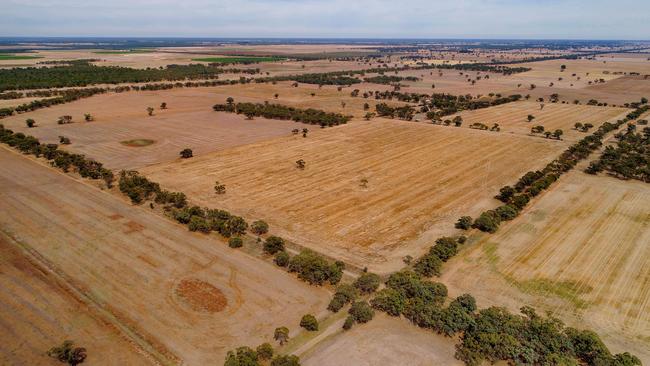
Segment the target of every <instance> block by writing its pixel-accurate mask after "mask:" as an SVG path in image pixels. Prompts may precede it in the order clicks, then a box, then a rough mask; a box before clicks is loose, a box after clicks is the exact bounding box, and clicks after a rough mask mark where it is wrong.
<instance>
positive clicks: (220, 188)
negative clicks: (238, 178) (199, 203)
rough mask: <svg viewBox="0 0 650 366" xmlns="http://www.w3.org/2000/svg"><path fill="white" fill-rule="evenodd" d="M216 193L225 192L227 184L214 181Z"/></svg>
mask: <svg viewBox="0 0 650 366" xmlns="http://www.w3.org/2000/svg"><path fill="white" fill-rule="evenodd" d="M214 193H216V194H225V193H226V185H225V184H221V183H219V181H216V182H214Z"/></svg>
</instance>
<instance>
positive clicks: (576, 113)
mask: <svg viewBox="0 0 650 366" xmlns="http://www.w3.org/2000/svg"><path fill="white" fill-rule="evenodd" d="M541 104H542V103H537V102H524V101H522V102H516V103H506V104H503V105H499V106H495V107H490V108H484V109H479V110H473V111H464V112H462V113H459V114H458V115H459V116H461V117H462V118H463V125H464V126H466V127H467V126H470V125H471V124H473V123H483V124H486V125H488V126H491V125H493V124H494V123H498V124H499V126H500V127H501V132H505V133H512V134H517V135H530V134H531V133H530V130H531V128H532V127H533V126H540V125H541V126H544V129H545V130H546V131H554V130H556V129H561V130H562V131H564V135H563V137H562V138H563V139H565V140H568V141H576V140H579V139H581V138H583V137H584V136H585V135H586V133H584V132H579V131H577V130H576V129H575V128H574V125H575V123H576V122H579V123H582V124H583V125H584V124H585V123H590V124H592V125H593V126H594V128H597V127H598V126H600V125H601V124H603V122H607V121H615V120H617V119H620V118H622V117H624V116H625V115H626V114H627V113H628V112H629V111H630V109H627V108H613V107H597V106H588V105H570V104H558V103H544V105H543V107H542V106H541ZM529 115H531V116H533V117H534V119H533V120H532V121H530V122H529V121H528V116H529ZM454 116H455V115H454ZM454 116H449V117H446V118H449V119H453V118H454ZM539 136H541V134H539Z"/></svg>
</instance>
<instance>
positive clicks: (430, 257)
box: [413, 236, 461, 277]
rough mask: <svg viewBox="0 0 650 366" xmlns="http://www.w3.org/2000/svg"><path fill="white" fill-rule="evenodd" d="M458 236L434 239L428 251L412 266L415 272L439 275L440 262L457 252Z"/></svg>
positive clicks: (423, 274)
mask: <svg viewBox="0 0 650 366" xmlns="http://www.w3.org/2000/svg"><path fill="white" fill-rule="evenodd" d="M459 244H461V242H460V241H459V238H452V237H448V236H445V237H442V238H438V239H437V240H436V243H435V245H433V246H432V247H431V248H430V249H429V252H428V253H427V254H425V255H423V256H422V257H420V258H419V259H418V260H417V261H416V262H415V264H414V265H413V268H414V270H415V272H416V273H417V274H418V275H420V276H424V277H431V276H440V270H441V268H442V264H443V263H444V262H447V261H448V260H449V259H450V258H451V257H453V256H454V255H456V253H458V245H459Z"/></svg>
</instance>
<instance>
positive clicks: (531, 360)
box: [370, 270, 641, 366]
mask: <svg viewBox="0 0 650 366" xmlns="http://www.w3.org/2000/svg"><path fill="white" fill-rule="evenodd" d="M385 285H386V288H384V289H382V290H381V291H379V292H377V294H376V295H375V296H374V298H373V299H371V300H370V304H371V306H372V307H373V308H374V309H376V310H378V311H382V312H385V313H386V314H388V315H391V316H400V315H401V316H404V317H405V318H407V319H408V320H410V321H411V322H412V323H413V324H415V325H417V326H419V327H421V328H425V329H430V330H432V331H434V332H436V333H438V334H442V335H445V336H447V337H456V336H459V344H457V345H456V354H455V356H456V358H457V359H459V360H461V361H463V362H465V364H466V365H470V366H478V365H481V364H483V363H484V362H486V361H487V362H490V363H495V362H498V361H506V362H508V363H510V364H530V365H558V364H562V365H577V364H586V365H593V366H596V365H617V366H624V365H625V366H632V365H641V361H640V360H639V359H638V358H637V357H635V356H633V355H631V354H629V353H627V352H626V353H620V354H616V355H613V354H612V353H611V352H610V351H609V349H608V348H607V347H606V346H605V344H604V343H603V342H602V341H601V340H600V338H599V337H598V335H597V334H596V333H594V332H592V331H589V330H578V329H575V328H570V327H565V325H564V324H563V323H562V322H561V321H560V320H559V319H557V318H554V317H552V316H547V317H544V316H540V315H538V314H537V313H536V312H535V310H534V309H533V308H531V307H527V306H525V307H522V308H521V310H520V311H521V314H522V315H519V314H512V313H511V312H510V311H508V310H507V309H505V308H502V307H490V308H486V309H481V310H477V307H476V300H475V299H474V298H473V297H472V296H471V295H469V294H464V295H460V296H458V297H457V298H455V299H453V300H451V301H447V287H446V286H445V285H444V284H442V283H437V282H431V281H427V280H424V279H423V278H422V277H421V276H420V275H419V274H417V273H415V272H412V271H409V270H403V271H400V272H396V273H393V274H391V275H390V276H389V277H388V280H387V281H386V282H385ZM445 303H448V304H447V305H446V306H445Z"/></svg>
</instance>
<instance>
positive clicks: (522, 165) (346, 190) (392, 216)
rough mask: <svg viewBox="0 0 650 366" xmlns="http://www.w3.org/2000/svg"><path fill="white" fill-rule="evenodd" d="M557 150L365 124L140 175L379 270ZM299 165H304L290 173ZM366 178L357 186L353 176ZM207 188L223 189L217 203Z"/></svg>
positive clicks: (482, 135) (460, 132)
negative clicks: (220, 186) (301, 161)
mask: <svg viewBox="0 0 650 366" xmlns="http://www.w3.org/2000/svg"><path fill="white" fill-rule="evenodd" d="M565 147H566V143H564V142H561V141H560V142H556V143H548V142H547V141H544V140H543V139H537V138H531V137H526V136H512V135H506V134H497V133H490V132H482V131H474V130H469V129H455V128H450V127H442V126H433V125H428V124H419V123H415V122H401V121H393V120H382V119H375V120H373V121H369V122H366V121H352V122H350V123H349V124H348V125H344V126H339V127H333V128H328V129H325V130H317V131H312V132H310V134H309V136H308V137H307V138H303V137H301V136H289V137H284V138H278V139H274V140H270V141H264V142H260V143H255V144H251V145H246V146H241V147H236V148H232V149H228V150H223V151H220V152H216V153H212V154H208V155H203V156H200V157H196V158H193V159H189V160H186V161H178V162H174V163H169V164H160V165H155V166H150V167H147V168H145V169H143V170H141V171H142V173H143V174H145V175H146V176H148V177H150V178H151V179H152V180H154V181H157V182H160V184H161V185H162V186H163V187H166V188H168V189H172V190H180V191H183V192H185V193H186V194H187V195H188V198H189V199H190V200H193V201H195V202H197V203H200V204H202V205H207V206H210V207H220V208H226V209H228V210H230V211H232V212H234V213H236V214H238V215H242V216H244V217H247V218H250V219H264V220H266V221H268V222H269V224H270V226H271V231H272V232H273V233H275V234H279V235H281V236H284V237H286V238H288V239H290V240H292V241H294V242H296V243H298V244H302V245H306V246H308V247H311V248H314V249H316V250H318V251H321V252H323V253H328V254H331V255H334V256H337V257H339V258H341V259H347V260H350V261H351V262H352V263H354V264H357V265H359V266H362V267H363V266H368V267H369V268H371V269H372V270H375V271H379V272H387V271H391V270H395V269H397V268H399V267H401V266H402V265H403V264H402V258H403V256H405V255H407V254H410V255H413V256H415V255H418V254H421V253H423V252H424V251H425V250H426V249H428V247H429V246H430V245H431V243H432V242H433V240H434V239H435V238H437V237H438V236H439V235H441V234H442V233H448V232H449V231H450V230H453V223H454V222H455V221H456V220H457V219H458V217H460V216H462V215H466V214H469V215H476V214H478V213H479V212H481V211H482V209H485V208H488V207H492V206H494V205H495V202H496V201H495V200H493V199H492V196H493V195H494V193H495V192H497V191H498V189H499V188H500V187H501V186H503V185H505V184H511V183H513V182H514V181H515V180H516V179H517V178H518V177H519V176H520V175H521V174H523V173H525V172H526V171H528V170H532V169H537V168H540V167H542V166H543V165H545V164H546V163H547V162H549V161H550V160H552V159H553V158H555V157H556V156H557V155H558V154H559V153H560V152H561V151H562V150H563V149H564V148H565ZM299 159H304V160H305V162H306V168H305V169H304V170H300V169H297V168H296V164H295V162H296V161H297V160H299ZM363 179H367V181H368V183H367V187H363V184H362V180H363ZM215 180H218V181H219V182H220V183H222V184H225V185H226V187H227V193H226V194H225V195H219V196H216V195H215V194H214V189H213V185H214V182H215Z"/></svg>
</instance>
